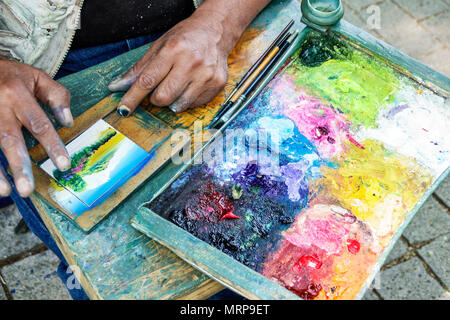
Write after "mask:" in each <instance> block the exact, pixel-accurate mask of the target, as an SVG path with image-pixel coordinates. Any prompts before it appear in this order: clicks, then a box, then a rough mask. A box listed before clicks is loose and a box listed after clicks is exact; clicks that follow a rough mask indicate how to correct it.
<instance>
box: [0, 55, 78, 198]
mask: <svg viewBox="0 0 450 320" xmlns="http://www.w3.org/2000/svg"><path fill="white" fill-rule="evenodd" d="M36 99H39V100H40V101H42V102H43V103H45V104H48V105H49V106H50V108H51V109H52V111H53V114H54V115H55V118H56V119H57V120H58V121H59V122H60V123H61V124H62V125H64V126H67V127H71V126H72V125H73V118H72V114H71V112H70V93H69V91H68V90H67V89H66V88H64V87H63V86H62V85H60V84H59V83H57V82H55V81H53V80H52V79H51V78H50V77H49V76H48V75H47V74H45V73H44V72H43V71H41V70H38V69H35V68H33V67H30V66H28V65H25V64H21V63H18V62H14V61H9V60H6V59H4V58H1V57H0V146H1V149H2V151H3V152H4V154H5V156H6V158H7V159H8V162H9V166H10V169H11V172H12V174H13V176H14V183H15V185H16V188H17V190H18V192H19V194H20V195H21V196H22V197H28V196H29V195H30V194H31V192H32V191H33V189H34V180H33V174H32V170H31V161H30V157H29V155H28V151H27V148H26V146H25V140H24V138H23V135H22V131H21V128H22V126H24V127H26V128H27V129H28V131H30V132H31V133H32V134H33V136H34V137H36V139H37V140H38V141H39V142H40V143H41V145H42V146H43V147H44V149H45V151H46V152H47V154H48V155H49V157H50V158H51V159H52V161H53V163H54V164H55V166H56V167H57V168H58V169H59V170H66V169H68V168H70V165H71V163H70V157H69V154H68V153H67V151H66V149H65V147H64V144H63V143H62V141H61V139H60V138H59V136H58V134H57V133H56V131H55V129H54V128H53V125H52V123H51V122H50V120H49V119H48V117H47V115H46V114H45V112H44V111H43V110H42V108H41V106H40V105H39V104H38V102H37V100H36ZM10 192H11V186H10V185H9V183H8V181H7V180H6V177H5V172H3V171H2V170H1V169H0V195H1V196H7V195H9V193H10Z"/></svg>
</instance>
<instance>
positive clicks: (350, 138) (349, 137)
mask: <svg viewBox="0 0 450 320" xmlns="http://www.w3.org/2000/svg"><path fill="white" fill-rule="evenodd" d="M347 138H348V140H350V142H351V143H353V144H354V145H355V146H357V147H358V148H360V149H363V150H365V149H366V147H364V146H363V145H362V144H360V143H359V142H358V141H356V140H355V139H354V138H353V137H352V136H351V135H349V134H347Z"/></svg>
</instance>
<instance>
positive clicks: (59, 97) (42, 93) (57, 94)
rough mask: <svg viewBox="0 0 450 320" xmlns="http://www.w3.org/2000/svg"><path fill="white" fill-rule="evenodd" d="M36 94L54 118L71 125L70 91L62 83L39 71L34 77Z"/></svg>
mask: <svg viewBox="0 0 450 320" xmlns="http://www.w3.org/2000/svg"><path fill="white" fill-rule="evenodd" d="M36 96H37V97H38V98H39V100H41V101H42V102H44V103H46V104H48V105H49V106H50V108H51V109H52V111H53V114H54V115H55V118H56V120H57V121H58V122H59V123H60V124H62V125H63V126H65V127H69V128H70V127H72V126H73V116H72V112H70V92H69V90H67V89H66V88H65V87H64V86H63V85H61V84H59V83H58V82H56V81H54V80H53V79H52V78H50V77H49V76H48V75H47V74H45V73H44V72H39V73H38V75H37V79H36Z"/></svg>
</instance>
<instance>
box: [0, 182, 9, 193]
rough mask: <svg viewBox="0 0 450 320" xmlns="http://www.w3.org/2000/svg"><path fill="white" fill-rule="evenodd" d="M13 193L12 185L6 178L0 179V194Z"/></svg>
mask: <svg viewBox="0 0 450 320" xmlns="http://www.w3.org/2000/svg"><path fill="white" fill-rule="evenodd" d="M10 193H11V187H10V186H9V184H8V183H7V182H6V181H5V180H0V195H1V196H3V197H6V196H8V195H9V194H10Z"/></svg>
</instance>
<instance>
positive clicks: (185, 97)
mask: <svg viewBox="0 0 450 320" xmlns="http://www.w3.org/2000/svg"><path fill="white" fill-rule="evenodd" d="M199 92H200V89H199V88H198V87H197V86H196V85H195V84H193V83H191V84H190V85H189V86H188V87H187V89H186V90H185V91H184V92H183V94H182V95H181V96H180V97H179V98H178V99H177V100H176V101H175V102H174V103H172V104H171V105H170V106H169V109H170V110H172V111H173V112H175V113H179V112H183V111H186V110H187V109H189V108H191V107H192V105H193V104H194V102H195V100H196V99H197V96H198V93H199Z"/></svg>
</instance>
